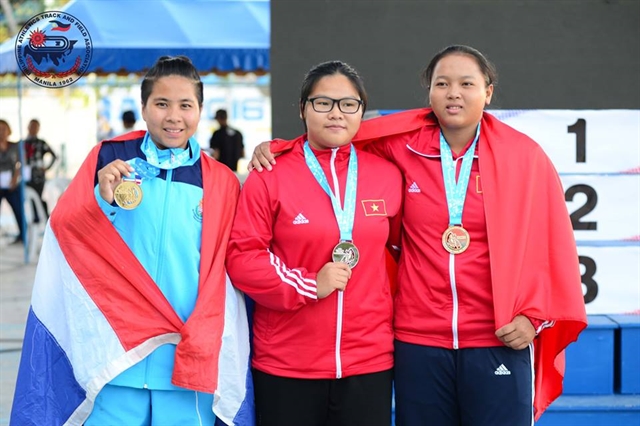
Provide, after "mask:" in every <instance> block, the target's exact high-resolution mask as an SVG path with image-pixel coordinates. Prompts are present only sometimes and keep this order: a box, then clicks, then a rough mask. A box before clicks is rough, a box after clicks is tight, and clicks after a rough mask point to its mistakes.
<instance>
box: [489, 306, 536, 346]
mask: <svg viewBox="0 0 640 426" xmlns="http://www.w3.org/2000/svg"><path fill="white" fill-rule="evenodd" d="M496 337H497V338H498V339H500V341H501V342H502V343H504V344H505V346H507V347H509V348H511V349H515V350H518V351H519V350H521V349H524V348H526V347H527V346H529V344H530V343H531V342H532V341H533V339H534V338H535V337H536V329H535V328H534V327H533V324H531V321H529V318H527V317H526V316H524V315H517V316H516V317H515V318H514V319H513V321H511V322H510V323H509V324H507V325H505V326H504V327H501V328H499V329H498V330H497V331H496Z"/></svg>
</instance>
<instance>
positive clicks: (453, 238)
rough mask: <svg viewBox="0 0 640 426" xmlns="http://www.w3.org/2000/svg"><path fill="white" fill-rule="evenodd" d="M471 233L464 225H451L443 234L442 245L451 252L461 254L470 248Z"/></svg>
mask: <svg viewBox="0 0 640 426" xmlns="http://www.w3.org/2000/svg"><path fill="white" fill-rule="evenodd" d="M470 242H471V239H470V238H469V233H468V232H467V230H466V229H464V228H463V227H462V226H458V225H456V226H450V227H449V228H447V230H446V231H444V233H443V234H442V245H443V246H444V249H445V250H446V251H448V252H449V253H453V254H460V253H462V252H464V251H465V250H466V249H467V248H469V243H470Z"/></svg>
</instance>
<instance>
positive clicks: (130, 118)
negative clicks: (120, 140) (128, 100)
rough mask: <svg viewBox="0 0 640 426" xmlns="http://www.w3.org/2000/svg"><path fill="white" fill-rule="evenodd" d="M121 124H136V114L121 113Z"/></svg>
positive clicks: (130, 112)
mask: <svg viewBox="0 0 640 426" xmlns="http://www.w3.org/2000/svg"><path fill="white" fill-rule="evenodd" d="M122 122H123V123H127V124H135V123H136V114H135V113H134V112H133V111H131V110H128V111H125V112H123V113H122Z"/></svg>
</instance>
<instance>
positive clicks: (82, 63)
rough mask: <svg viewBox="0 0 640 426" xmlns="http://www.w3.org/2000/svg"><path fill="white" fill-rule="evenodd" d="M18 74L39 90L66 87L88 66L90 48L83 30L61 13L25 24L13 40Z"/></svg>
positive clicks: (49, 13)
mask: <svg viewBox="0 0 640 426" xmlns="http://www.w3.org/2000/svg"><path fill="white" fill-rule="evenodd" d="M15 52H16V60H17V61H18V67H19V68H20V71H22V73H23V74H24V75H25V76H26V77H27V78H28V79H29V80H31V81H32V82H34V83H35V84H37V85H38V86H42V87H52V88H59V87H65V86H69V85H71V84H73V83H75V82H76V81H78V80H79V79H80V77H82V76H83V75H84V74H85V73H86V72H87V69H88V68H89V64H91V55H92V53H93V46H92V44H91V36H90V35H89V31H87V27H85V26H84V25H83V24H82V22H80V21H79V20H78V19H77V18H75V17H73V16H71V15H69V14H68V13H65V12H56V11H52V12H43V13H40V14H38V15H36V16H34V17H32V18H31V19H29V20H28V21H27V23H26V24H24V25H23V26H22V28H21V29H20V32H19V33H18V36H17V37H16V46H15Z"/></svg>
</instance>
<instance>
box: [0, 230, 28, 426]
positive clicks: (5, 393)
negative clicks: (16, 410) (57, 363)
mask: <svg viewBox="0 0 640 426" xmlns="http://www.w3.org/2000/svg"><path fill="white" fill-rule="evenodd" d="M12 239H13V237H12V236H9V235H0V425H2V426H4V425H8V424H9V414H10V412H11V404H12V402H13V391H14V388H15V380H16V374H17V372H18V363H19V362H20V350H21V348H22V338H23V334H24V326H25V320H26V318H27V312H28V310H29V302H30V300H31V288H32V286H33V278H34V276H35V271H36V264H37V259H34V260H32V261H31V262H30V263H28V264H25V257H24V248H23V246H22V245H21V244H18V245H10V244H9V242H10V241H11V240H12Z"/></svg>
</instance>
